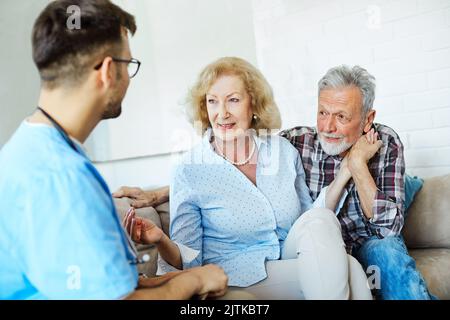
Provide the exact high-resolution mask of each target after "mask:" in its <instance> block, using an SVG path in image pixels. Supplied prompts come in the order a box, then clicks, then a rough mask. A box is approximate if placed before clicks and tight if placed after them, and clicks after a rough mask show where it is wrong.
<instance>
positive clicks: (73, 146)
mask: <svg viewBox="0 0 450 320" xmlns="http://www.w3.org/2000/svg"><path fill="white" fill-rule="evenodd" d="M73 5H76V6H78V8H79V9H80V13H81V19H80V20H79V21H78V22H79V27H80V28H76V25H75V28H70V27H69V26H70V24H69V23H68V18H69V19H70V17H69V15H68V14H67V12H68V8H69V7H70V6H72V7H71V8H73ZM75 23H76V21H75ZM135 31H136V25H135V20H134V17H133V16H131V15H130V14H128V13H127V12H125V11H123V10H122V9H120V8H119V7H117V6H116V5H114V4H112V3H111V2H110V1H108V0H101V1H99V0H60V1H54V2H51V3H50V4H49V5H48V6H47V7H46V8H45V9H44V11H43V12H42V13H41V14H40V16H39V17H38V19H37V20H36V22H35V25H34V28H33V35H32V46H33V59H34V62H35V64H36V66H37V68H38V70H39V74H40V76H41V79H42V83H41V92H40V97H39V103H38V106H39V107H38V108H37V110H36V111H35V112H34V113H33V114H32V115H31V116H30V117H29V118H27V119H25V120H24V121H23V122H22V124H21V125H20V127H19V128H18V129H17V131H16V132H15V133H14V135H13V136H12V138H11V139H10V140H9V142H8V143H7V144H6V145H5V146H4V148H3V149H2V150H1V151H0V207H1V208H2V211H1V212H0V299H121V298H144V299H145V298H148V299H162V298H169V299H183V298H190V297H191V296H193V295H195V294H199V295H204V294H212V295H221V294H223V293H224V292H225V290H226V284H227V277H226V275H225V274H224V272H223V270H222V269H220V268H219V267H217V266H213V265H209V266H205V267H200V268H196V269H192V270H187V271H183V272H179V273H173V274H169V275H168V276H166V277H163V278H160V279H158V281H154V282H152V281H139V280H138V273H137V268H136V262H137V259H136V256H135V255H134V254H133V251H132V250H131V248H130V245H129V244H128V240H127V237H126V235H125V233H124V232H123V230H122V228H121V225H120V221H119V220H118V216H117V214H116V211H115V208H114V205H113V201H112V198H111V196H110V191H109V189H108V187H107V185H106V183H105V181H104V180H103V179H102V177H101V176H100V174H99V173H98V172H97V170H96V169H95V167H94V166H93V165H92V163H91V162H90V161H89V159H88V158H87V157H86V155H85V153H84V151H83V146H82V143H84V141H85V140H86V139H87V138H88V136H89V134H90V133H91V132H92V130H93V129H94V128H95V126H96V125H97V124H98V123H99V122H100V121H101V120H103V119H110V118H116V117H118V116H119V115H120V113H121V102H122V100H123V98H124V96H125V93H126V91H127V88H128V85H129V82H130V78H132V77H133V76H135V75H136V73H137V71H138V69H139V65H140V62H138V61H137V60H135V59H132V57H131V52H130V49H129V44H128V32H130V33H132V34H134V32H135Z"/></svg>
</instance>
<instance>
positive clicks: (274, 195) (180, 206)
mask: <svg viewBox="0 0 450 320" xmlns="http://www.w3.org/2000/svg"><path fill="white" fill-rule="evenodd" d="M210 138H211V132H210V131H208V132H207V133H205V136H204V137H203V139H202V143H200V144H199V145H197V146H196V147H194V148H193V149H192V150H191V151H190V152H188V153H186V154H185V155H184V157H183V159H182V161H181V162H180V164H179V165H178V166H177V167H176V169H175V171H174V174H173V177H172V182H171V186H170V221H171V222H170V235H171V238H172V240H174V241H175V242H176V243H177V245H178V247H179V248H180V252H181V257H182V261H183V268H184V269H186V268H192V267H195V266H200V265H205V264H209V263H214V264H217V265H219V266H221V267H222V268H223V269H224V270H225V272H226V273H227V275H228V278H229V285H230V286H240V287H246V286H249V285H252V284H254V283H256V282H259V281H261V280H263V279H264V278H266V277H267V274H266V269H265V261H266V260H273V259H279V258H280V252H281V248H282V247H283V242H284V240H285V239H286V236H287V234H288V232H289V229H290V228H291V226H292V225H293V223H294V222H295V220H296V219H297V218H298V217H299V216H300V215H301V214H302V213H304V212H305V211H307V210H309V209H310V208H311V207H312V206H313V202H312V200H311V197H310V195H309V190H308V187H307V186H306V183H305V173H304V170H303V166H302V161H301V159H300V155H299V153H298V152H297V150H296V149H295V148H294V147H293V146H292V145H291V144H290V143H289V142H288V140H286V139H284V138H282V137H280V136H266V137H263V136H260V137H257V138H256V142H257V147H258V162H257V169H256V186H255V185H254V184H253V183H252V182H251V181H250V180H249V179H248V178H247V177H246V176H245V175H244V174H243V173H241V172H240V171H239V170H238V169H237V168H236V167H235V166H233V165H232V164H231V163H229V162H228V161H226V160H225V159H223V158H222V157H220V156H219V155H217V154H216V153H215V152H214V150H213V149H212V147H211V145H210ZM320 199H322V200H323V197H320ZM318 200H319V199H318ZM322 200H321V201H322ZM316 202H317V201H316ZM314 206H317V205H316V203H315V204H314ZM170 270H173V269H171V268H170V266H169V265H168V264H167V263H165V262H164V261H162V260H161V259H160V261H159V270H158V273H159V274H161V273H164V272H167V271H170Z"/></svg>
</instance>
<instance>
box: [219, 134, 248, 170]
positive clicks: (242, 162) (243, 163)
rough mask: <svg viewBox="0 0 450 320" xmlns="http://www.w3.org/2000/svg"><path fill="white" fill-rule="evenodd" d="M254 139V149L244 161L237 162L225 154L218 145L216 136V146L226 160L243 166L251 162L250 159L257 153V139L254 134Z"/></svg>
mask: <svg viewBox="0 0 450 320" xmlns="http://www.w3.org/2000/svg"><path fill="white" fill-rule="evenodd" d="M252 138H253V139H252V140H253V148H252V151H250V154H249V156H248V158H247V159H245V160H244V161H241V162H235V161H232V160H230V159H228V158H227V157H226V156H225V154H224V153H223V152H222V150H221V149H220V148H219V146H218V145H217V140H216V139H215V138H214V146H215V147H216V149H217V150H218V151H219V152H220V154H219V155H220V156H221V157H222V158H224V159H225V160H227V161H228V162H230V163H231V164H233V165H235V166H243V165H246V164H247V163H249V162H250V159H251V158H252V157H253V155H254V154H255V151H256V141H255V138H254V137H253V136H252Z"/></svg>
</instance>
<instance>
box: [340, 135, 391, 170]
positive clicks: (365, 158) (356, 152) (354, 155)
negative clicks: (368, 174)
mask: <svg viewBox="0 0 450 320" xmlns="http://www.w3.org/2000/svg"><path fill="white" fill-rule="evenodd" d="M382 145H383V142H382V141H381V140H378V132H375V131H374V129H370V131H369V132H368V133H367V134H365V135H363V136H361V137H360V138H359V139H358V141H357V142H356V143H355V144H354V145H353V147H352V148H351V149H350V153H349V154H348V156H347V157H348V166H349V169H350V171H352V170H354V169H356V168H357V167H358V166H360V165H361V164H367V162H369V160H370V159H372V157H373V156H374V155H375V153H376V152H377V151H378V150H379V149H380V147H381V146H382Z"/></svg>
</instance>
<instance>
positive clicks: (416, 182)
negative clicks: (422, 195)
mask: <svg viewBox="0 0 450 320" xmlns="http://www.w3.org/2000/svg"><path fill="white" fill-rule="evenodd" d="M422 186H423V179H421V178H419V177H412V176H410V175H409V174H406V175H405V212H406V213H408V209H409V207H410V206H411V204H412V203H413V201H414V197H415V196H416V194H417V192H419V191H420V189H422Z"/></svg>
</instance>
